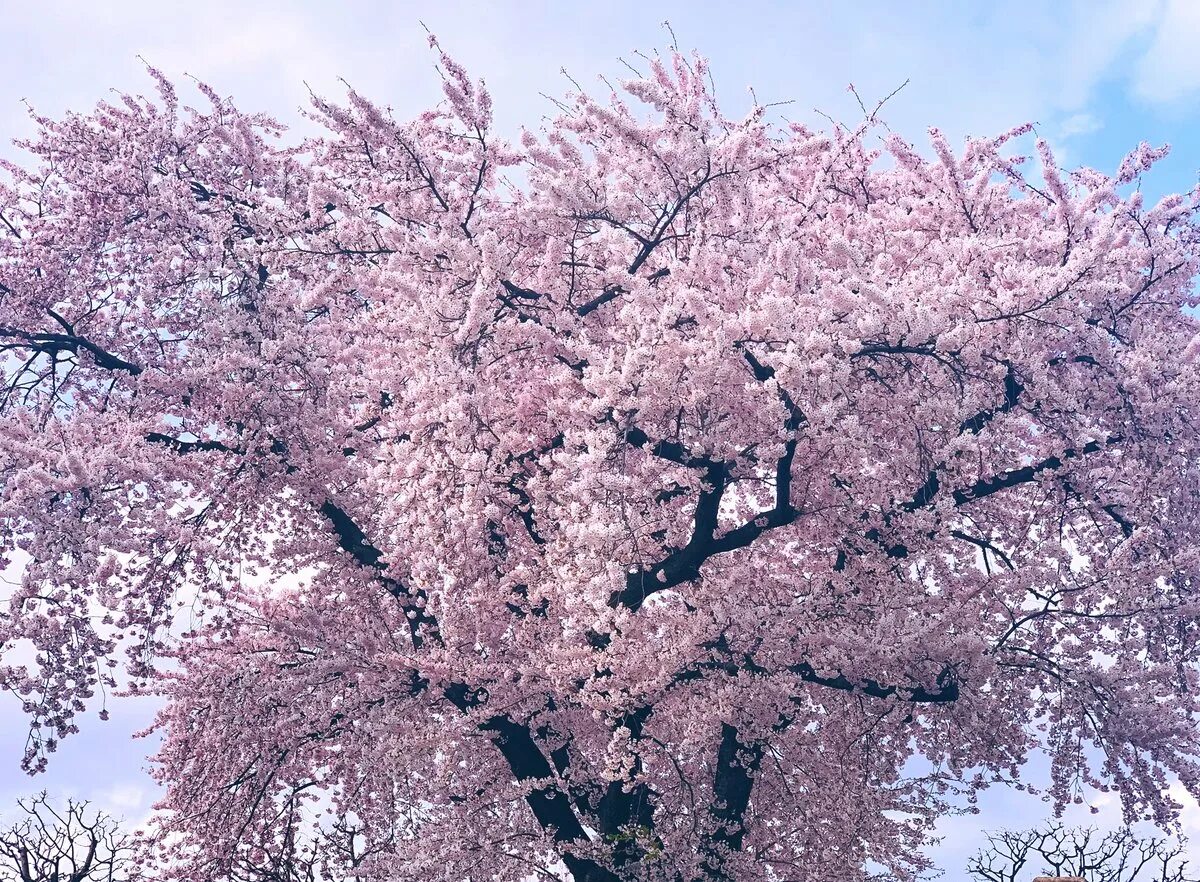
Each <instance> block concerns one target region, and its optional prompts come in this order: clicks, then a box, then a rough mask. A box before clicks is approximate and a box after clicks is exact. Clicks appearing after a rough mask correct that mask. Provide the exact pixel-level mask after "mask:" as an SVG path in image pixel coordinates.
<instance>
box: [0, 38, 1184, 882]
mask: <svg viewBox="0 0 1200 882" xmlns="http://www.w3.org/2000/svg"><path fill="white" fill-rule="evenodd" d="M434 47H435V52H437V53H438V58H439V59H440V67H441V71H442V73H443V77H444V87H445V95H446V99H445V101H444V102H443V103H441V104H440V105H438V106H437V107H435V108H433V109H431V110H429V111H427V112H425V113H423V114H421V115H420V116H418V117H417V118H416V119H414V120H410V121H400V120H397V119H395V118H394V117H393V114H392V113H391V112H390V111H389V110H388V109H387V108H385V107H383V106H381V105H379V104H376V103H372V102H371V101H369V100H368V99H367V98H365V97H363V96H361V95H359V94H357V93H356V92H354V91H352V90H351V91H350V92H349V94H348V98H347V99H346V102H345V103H344V104H339V103H336V102H334V101H331V100H326V99H324V98H320V97H317V98H314V100H313V106H312V110H311V115H312V118H313V119H314V120H316V121H318V122H319V123H320V124H321V125H323V126H324V127H325V130H326V134H324V135H323V136H322V137H319V138H313V139H309V140H305V141H303V142H296V143H293V142H288V141H287V140H286V138H284V137H283V136H282V133H281V131H280V127H279V126H278V125H277V124H276V123H274V122H273V121H272V120H271V119H269V118H268V117H266V116H262V115H257V114H248V113H245V112H242V111H240V110H238V109H237V108H236V107H235V106H234V105H233V104H232V103H231V101H230V100H228V99H226V98H224V97H222V96H220V95H218V94H217V93H215V92H213V91H212V90H211V89H209V88H207V87H204V86H200V90H201V92H202V93H203V95H204V98H205V101H206V102H207V103H206V105H205V106H204V107H203V108H202V109H189V108H186V107H183V106H181V105H180V103H179V99H178V98H177V95H176V92H175V89H174V88H173V86H172V85H171V83H170V82H168V80H167V79H165V78H164V77H163V76H162V75H160V74H159V73H158V72H157V71H153V70H152V71H151V73H152V75H153V76H154V77H155V79H156V81H157V83H158V95H157V97H155V98H153V99H147V98H141V97H133V96H121V97H120V99H119V100H114V101H113V102H112V103H105V104H101V105H99V106H98V107H97V108H96V109H95V110H94V111H92V112H90V113H87V114H68V115H66V116H64V117H63V118H62V119H49V118H41V117H39V118H38V123H39V127H40V134H38V135H37V136H36V137H35V138H33V139H32V140H31V141H30V142H28V143H26V144H25V145H24V146H25V147H26V148H27V149H28V150H29V151H30V152H31V153H32V156H33V159H32V160H31V161H30V162H28V163H26V164H25V165H15V164H10V163H6V164H5V168H6V169H7V171H8V173H9V182H8V183H6V184H4V185H2V187H0V349H2V350H3V357H2V361H0V366H2V369H3V388H2V389H0V412H2V413H3V419H2V421H0V481H2V482H3V492H2V494H0V524H2V525H3V537H2V541H3V543H4V548H5V553H6V555H7V557H6V560H7V561H8V562H10V563H11V564H12V565H13V566H16V567H20V569H21V574H22V575H21V578H22V582H21V585H20V588H19V590H17V592H16V593H15V595H14V596H13V597H12V598H11V600H10V601H9V603H8V605H7V608H6V609H5V611H4V612H3V613H2V614H0V646H3V647H4V651H5V653H6V656H5V659H6V660H5V662H4V666H3V667H2V668H0V684H3V686H4V688H5V689H7V690H10V691H11V692H13V693H15V694H16V695H17V696H19V697H20V698H21V700H22V701H23V702H24V707H25V710H26V712H27V713H28V715H29V718H30V722H31V737H30V741H29V749H28V751H27V753H26V755H25V757H24V763H25V765H26V767H28V768H29V769H31V770H35V771H36V770H38V769H40V768H42V767H43V766H44V764H45V761H46V754H47V753H48V752H49V751H51V750H53V748H54V746H55V744H56V742H57V741H58V740H59V739H61V738H63V737H66V736H68V735H70V734H71V733H72V732H74V731H75V730H76V727H77V724H78V720H79V714H80V713H82V712H83V711H84V710H85V709H87V708H88V707H89V706H102V705H103V700H104V699H103V698H102V697H101V696H100V693H102V692H103V691H106V690H109V689H111V688H113V687H115V686H118V685H123V686H125V687H126V688H132V689H134V690H139V691H147V690H150V691H158V692H159V693H161V694H162V695H163V696H164V697H165V700H166V704H165V708H164V710H163V711H162V713H161V715H160V717H159V721H158V724H157V725H158V727H159V728H160V729H161V730H162V731H163V732H164V734H165V742H164V744H163V746H162V748H161V751H160V752H159V754H158V756H157V760H156V766H155V769H156V772H155V774H156V775H157V776H158V777H159V779H160V780H161V781H162V782H163V783H164V784H165V786H166V796H165V802H164V811H163V815H162V818H161V824H162V828H163V832H164V833H165V834H169V835H166V836H165V837H164V838H163V840H162V842H163V843H164V844H163V846H162V847H163V849H164V853H163V854H164V856H165V857H166V858H167V859H168V860H169V862H170V863H171V864H172V866H174V867H175V872H177V873H178V874H180V875H181V876H182V877H183V878H186V879H194V880H200V879H210V878H215V877H219V876H221V875H222V874H226V875H227V874H229V873H230V872H232V871H233V870H235V869H236V868H237V867H239V866H248V865H255V866H258V865H268V866H269V865H271V864H272V862H276V863H280V864H282V863H285V862H286V861H288V860H291V859H292V858H293V857H296V856H299V858H300V859H302V861H303V862H307V863H306V866H310V867H311V866H313V865H314V862H316V864H319V865H320V866H322V867H325V868H326V869H325V870H324V871H323V872H326V873H327V874H328V875H330V876H334V875H337V874H342V875H345V876H348V877H351V878H361V879H393V878H413V879H418V878H419V879H445V880H453V882H460V880H463V879H468V878H469V879H473V880H477V879H492V878H494V879H503V880H517V879H529V878H537V879H549V878H565V877H566V874H568V873H569V874H570V876H571V877H573V878H574V880H576V882H598V880H604V882H615V880H618V879H639V880H650V879H662V880H700V879H703V880H739V882H740V880H755V879H794V880H818V879H830V878H837V879H864V878H867V876H868V874H869V870H868V869H867V867H868V866H870V865H871V864H872V863H873V864H874V865H878V866H882V867H884V868H885V869H886V872H887V873H890V874H893V875H894V876H895V877H898V878H910V877H911V876H912V875H913V874H914V873H915V872H916V871H918V870H920V869H921V868H922V867H924V866H926V863H927V862H926V859H925V858H924V857H923V856H922V854H921V853H920V847H921V846H922V844H923V843H924V842H925V841H926V840H927V838H928V836H929V834H930V831H931V829H932V825H933V822H934V821H935V820H936V819H937V818H938V817H939V816H941V815H942V814H944V813H946V812H948V811H953V810H955V807H961V806H964V805H966V806H969V805H970V804H971V802H972V800H973V799H974V798H975V794H976V793H977V792H978V791H979V790H980V789H982V788H984V787H986V786H988V785H989V784H994V783H997V782H1004V783H1012V782H1015V781H1019V782H1021V786H1025V783H1024V779H1023V778H1022V764H1023V762H1024V761H1025V759H1026V758H1027V757H1028V756H1029V754H1030V752H1031V751H1033V750H1034V749H1035V748H1037V747H1039V746H1041V747H1042V748H1044V749H1045V750H1047V751H1048V752H1049V754H1050V757H1051V762H1052V766H1051V773H1050V779H1049V781H1048V782H1039V781H1031V782H1029V783H1030V784H1033V785H1039V786H1043V787H1044V789H1045V790H1046V791H1047V792H1048V793H1049V794H1051V795H1052V797H1053V799H1054V801H1055V802H1056V803H1057V804H1058V805H1059V806H1060V807H1061V806H1063V805H1065V804H1067V803H1069V802H1071V801H1077V800H1080V799H1083V798H1085V796H1086V795H1087V794H1088V793H1089V792H1090V791H1093V790H1101V791H1103V790H1109V789H1115V790H1117V791H1119V794H1120V796H1121V799H1122V801H1123V804H1124V806H1125V811H1126V815H1127V818H1128V819H1129V820H1134V819H1137V818H1149V819H1152V820H1155V821H1157V822H1159V823H1162V824H1165V823H1168V822H1169V821H1170V820H1171V819H1172V817H1173V816H1174V814H1175V812H1176V811H1177V808H1178V807H1177V806H1176V805H1175V804H1174V803H1173V802H1172V801H1171V800H1170V799H1169V797H1168V796H1167V795H1166V784H1167V782H1168V781H1170V780H1171V779H1172V778H1177V779H1178V780H1179V781H1181V782H1182V783H1183V784H1184V786H1186V787H1187V788H1188V789H1189V791H1190V792H1191V793H1193V794H1194V795H1200V763H1198V757H1197V730H1196V726H1197V722H1196V721H1197V719H1198V716H1197V714H1198V712H1200V698H1198V696H1200V680H1198V677H1197V672H1198V668H1197V660H1198V657H1200V630H1198V628H1197V612H1198V610H1200V606H1198V604H1197V589H1196V577H1197V568H1198V560H1197V554H1198V552H1197V545H1198V542H1197V540H1198V536H1197V533H1198V527H1200V522H1198V518H1200V493H1198V490H1200V482H1198V478H1200V456H1198V455H1197V454H1198V453H1200V436H1198V434H1197V428H1196V408H1197V404H1196V402H1197V397H1196V396H1197V392H1196V390H1197V388H1198V385H1197V380H1198V376H1197V374H1198V367H1197V355H1198V353H1200V334H1198V331H1200V326H1198V324H1197V321H1196V320H1195V319H1194V318H1192V317H1191V316H1190V315H1188V314H1187V313H1186V312H1185V307H1188V306H1194V305H1195V304H1196V302H1197V298H1196V295H1195V293H1194V289H1193V281H1194V278H1195V276H1196V273H1197V270H1198V269H1200V263H1198V251H1197V226H1196V223H1195V209H1196V205H1197V198H1196V194H1195V193H1192V194H1188V195H1185V196H1172V197H1168V198H1166V199H1163V200H1161V201H1160V202H1158V203H1157V204H1153V205H1149V204H1146V203H1144V201H1143V198H1142V195H1141V193H1140V191H1139V190H1138V189H1137V188H1136V183H1137V181H1138V179H1139V178H1140V176H1141V175H1142V174H1143V173H1144V172H1145V171H1146V170H1147V169H1148V168H1149V167H1150V165H1151V164H1152V163H1153V161H1154V160H1155V159H1156V158H1158V157H1159V156H1161V155H1162V152H1163V151H1161V150H1156V149H1152V148H1150V147H1148V146H1146V145H1142V146H1141V147H1139V148H1138V149H1136V150H1135V151H1134V152H1133V153H1131V154H1130V155H1129V157H1128V158H1127V159H1126V160H1125V161H1124V162H1123V163H1122V164H1121V166H1120V168H1119V169H1118V170H1117V171H1116V172H1115V173H1113V174H1103V173H1101V172H1098V171H1095V170H1091V169H1078V170H1074V171H1068V170H1066V169H1064V168H1062V167H1061V166H1060V165H1059V163H1058V162H1056V160H1055V158H1054V156H1053V155H1052V152H1051V149H1050V147H1049V146H1048V145H1047V144H1045V143H1044V142H1042V141H1037V142H1036V144H1035V145H1032V146H1034V150H1035V156H1034V157H1033V159H1032V160H1030V159H1027V158H1023V157H1020V156H1016V155H1014V152H1013V148H1014V145H1018V149H1019V145H1022V144H1028V143H1029V142H1030V141H1031V140H1032V136H1031V135H1030V134H1029V131H1030V130H1029V127H1028V126H1025V127H1020V128H1016V129H1014V130H1012V131H1010V132H1008V133H1006V134H1004V135H1001V136H999V137H994V138H972V139H969V140H968V141H967V142H966V143H965V145H964V146H963V147H962V148H961V149H955V148H953V147H951V145H950V144H949V143H948V142H947V140H946V139H945V138H944V137H943V136H942V135H941V134H940V133H939V132H938V131H937V130H936V129H933V130H931V131H930V145H931V149H929V150H928V151H927V152H922V149H918V148H916V147H914V146H912V145H910V144H909V143H906V142H905V141H904V140H903V139H901V138H900V137H898V136H896V135H893V134H890V133H889V132H888V131H887V130H886V128H883V127H881V125H880V124H879V122H878V120H877V118H876V115H875V114H874V113H868V114H867V116H866V118H865V119H864V120H863V122H862V124H861V125H858V126H856V127H845V126H840V125H831V126H830V127H829V128H828V130H826V131H815V130H812V129H810V128H808V127H805V126H803V125H799V124H792V125H787V126H779V125H773V124H771V123H770V122H769V120H768V118H767V113H766V111H765V109H764V108H761V107H756V108H755V109H754V110H753V111H752V112H751V113H750V114H749V115H748V116H746V117H744V118H739V119H730V118H727V117H726V116H725V115H723V114H722V112H721V110H720V108H719V107H718V105H717V103H716V101H715V99H714V95H713V89H712V87H711V81H710V78H709V73H708V69H707V65H706V63H705V62H704V60H703V59H701V58H699V57H685V56H683V55H680V54H678V53H675V54H670V55H668V56H665V57H663V58H657V57H655V58H652V59H647V60H646V61H645V62H644V66H645V68H646V71H645V73H644V75H640V76H638V77H636V78H634V79H631V80H630V81H628V82H624V83H622V84H621V89H622V90H623V91H622V92H618V91H615V90H614V92H613V94H611V95H601V96H600V97H599V98H596V97H592V96H589V95H588V94H585V93H579V94H570V95H568V96H566V97H565V98H564V99H563V100H562V101H561V103H559V104H558V112H557V115H556V116H555V117H554V119H552V120H549V121H545V122H544V123H542V124H540V125H538V126H537V127H536V128H533V129H530V130H528V131H524V132H523V133H522V135H521V137H520V138H519V141H518V143H508V142H506V141H505V140H503V139H502V138H501V137H499V136H498V135H497V134H495V133H494V132H493V127H492V108H491V99H490V97H489V94H488V92H487V90H486V88H485V87H484V85H483V83H482V82H479V81H475V80H473V79H471V78H470V77H469V76H468V75H467V74H466V73H465V72H464V70H463V69H462V68H461V67H460V66H459V65H458V64H457V63H456V62H454V61H453V60H452V59H451V58H449V57H448V56H446V55H445V54H444V53H442V52H441V50H440V49H439V48H437V44H436V42H434ZM1097 757H1099V760H1097Z"/></svg>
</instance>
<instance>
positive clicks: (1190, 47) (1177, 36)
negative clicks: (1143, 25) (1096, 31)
mask: <svg viewBox="0 0 1200 882" xmlns="http://www.w3.org/2000/svg"><path fill="white" fill-rule="evenodd" d="M1198 43H1200V3H1197V2H1196V0H1168V2H1167V3H1166V6H1165V8H1164V10H1163V12H1162V15H1161V16H1160V17H1159V19H1158V23H1157V27H1156V28H1155V31H1154V37H1153V39H1152V41H1151V42H1150V45H1149V46H1148V47H1147V49H1146V51H1145V53H1144V54H1143V55H1142V56H1141V57H1140V58H1139V59H1138V61H1137V64H1136V65H1135V67H1134V73H1133V83H1132V87H1133V92H1134V94H1135V95H1136V96H1137V97H1139V98H1141V99H1142V100H1144V101H1148V102H1150V103H1152V104H1173V103H1176V102H1178V101H1180V100H1182V99H1184V98H1189V97H1194V96H1195V94H1196V92H1197V91H1198V90H1200V52H1198V51H1197V44H1198Z"/></svg>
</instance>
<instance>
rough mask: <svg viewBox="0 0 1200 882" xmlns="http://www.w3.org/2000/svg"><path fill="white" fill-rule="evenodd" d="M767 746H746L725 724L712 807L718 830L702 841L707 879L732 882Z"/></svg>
mask: <svg viewBox="0 0 1200 882" xmlns="http://www.w3.org/2000/svg"><path fill="white" fill-rule="evenodd" d="M762 757H763V744H762V742H760V741H751V742H750V743H748V744H747V743H744V742H743V741H742V740H741V739H740V738H739V737H738V731H737V729H736V728H735V727H733V726H731V725H730V724H729V723H722V724H721V743H720V744H719V745H718V747H717V765H716V770H715V772H714V776H713V803H712V805H711V806H710V807H709V813H710V814H711V815H712V819H713V822H714V823H715V825H716V826H715V828H714V829H713V830H712V831H711V832H710V833H707V834H705V835H704V836H703V837H702V838H701V841H700V852H701V854H702V855H703V857H704V860H703V863H702V867H703V871H704V875H705V877H706V878H708V879H711V880H713V882H728V880H730V879H731V878H732V876H731V875H730V874H729V871H728V869H727V867H726V864H727V860H728V857H729V855H731V854H736V853H737V852H739V851H741V850H742V843H743V842H744V840H745V838H746V809H747V808H748V807H749V805H750V792H751V790H753V788H754V775H755V774H756V773H757V772H758V769H759V765H760V764H761V763H762Z"/></svg>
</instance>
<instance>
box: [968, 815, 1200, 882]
mask: <svg viewBox="0 0 1200 882" xmlns="http://www.w3.org/2000/svg"><path fill="white" fill-rule="evenodd" d="M987 838H988V845H987V846H986V847H985V848H984V849H982V850H981V851H980V852H979V854H977V855H975V857H973V858H972V859H971V860H970V862H969V863H968V864H967V872H968V873H970V874H971V875H972V876H973V877H974V878H976V879H979V880H983V882H1027V880H1028V879H1032V878H1033V877H1034V876H1035V875H1039V874H1041V875H1045V876H1051V877H1059V876H1076V877H1079V878H1081V879H1083V880H1085V882H1200V876H1196V875H1195V874H1194V873H1190V872H1189V871H1188V860H1187V858H1186V851H1185V845H1184V843H1183V842H1180V841H1172V840H1168V839H1164V838H1157V837H1149V838H1143V837H1138V836H1137V835H1136V834H1134V833H1133V831H1131V830H1130V829H1129V828H1122V829H1120V830H1116V831H1114V832H1111V833H1104V834H1101V833H1099V832H1098V831H1096V830H1093V829H1083V830H1079V829H1069V828H1067V827H1064V826H1063V825H1062V824H1058V823H1054V824H1051V825H1049V826H1046V827H1042V828H1035V829H1031V830H1016V831H1003V832H999V833H989V834H988V837H987Z"/></svg>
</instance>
